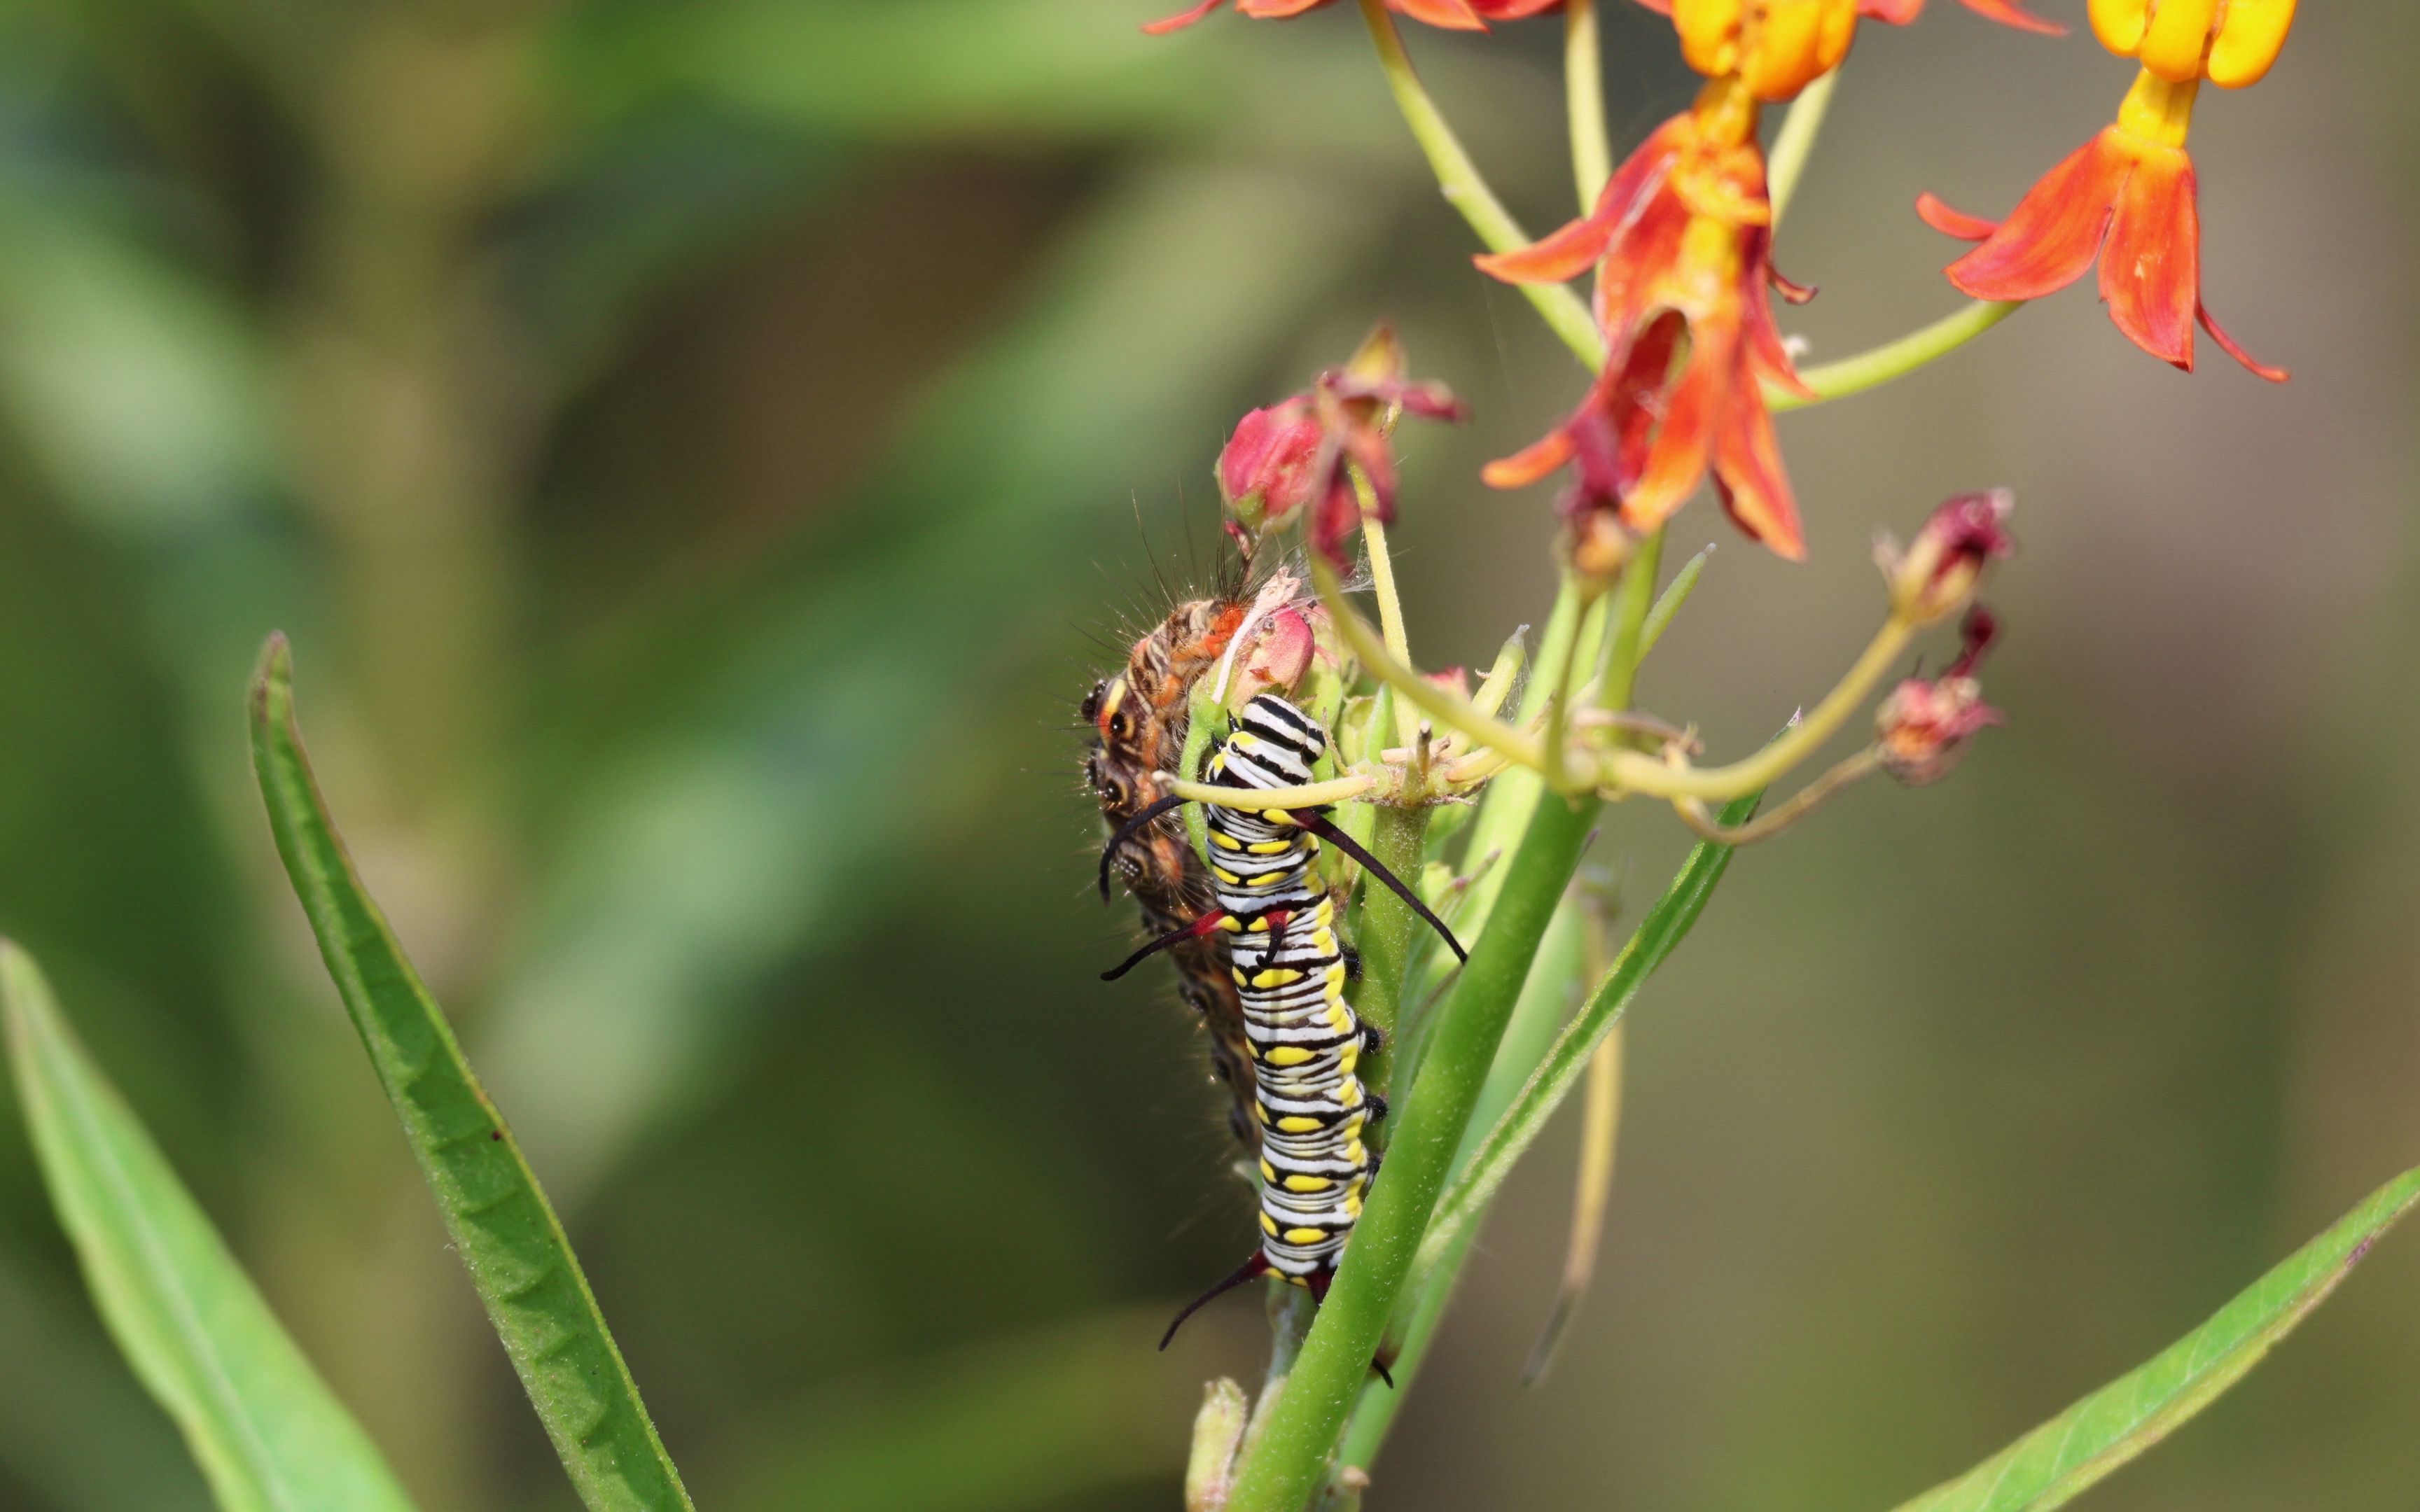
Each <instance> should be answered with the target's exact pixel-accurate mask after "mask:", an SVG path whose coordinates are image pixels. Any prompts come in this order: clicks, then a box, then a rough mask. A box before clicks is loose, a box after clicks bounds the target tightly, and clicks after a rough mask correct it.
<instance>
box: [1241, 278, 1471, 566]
mask: <svg viewBox="0 0 2420 1512" xmlns="http://www.w3.org/2000/svg"><path fill="white" fill-rule="evenodd" d="M1398 411H1401V412H1404V413H1407V414H1414V415H1419V417H1421V418H1422V419H1425V420H1460V419H1462V418H1463V415H1464V414H1465V412H1466V411H1465V410H1464V409H1463V406H1462V403H1461V401H1460V400H1458V399H1456V398H1455V397H1454V396H1453V394H1452V393H1451V392H1450V391H1449V390H1448V389H1447V388H1446V387H1445V386H1444V385H1443V384H1440V383H1416V382H1412V381H1410V380H1408V379H1406V378H1404V348H1403V344H1402V343H1401V342H1400V341H1398V340H1397V339H1396V338H1395V332H1394V330H1393V328H1392V327H1389V326H1383V325H1382V326H1380V327H1379V328H1378V329H1377V330H1376V331H1374V332H1371V334H1370V338H1369V339H1368V340H1367V341H1365V342H1363V343H1362V344H1361V349H1360V350H1359V351H1357V352H1356V353H1354V354H1353V357H1352V359H1351V361H1349V362H1347V363H1345V364H1344V365H1343V366H1342V367H1332V368H1329V369H1328V370H1327V371H1326V372H1325V373H1322V374H1321V375H1319V378H1318V379H1317V381H1316V382H1314V383H1313V384H1312V385H1311V390H1310V392H1309V393H1297V394H1295V396H1294V397H1292V398H1290V399H1285V400H1282V401H1280V402H1279V403H1277V404H1274V405H1271V406H1269V407H1268V408H1266V409H1255V410H1253V411H1252V412H1251V413H1250V414H1248V415H1246V416H1245V417H1244V418H1243V419H1242V420H1241V421H1240V422H1238V423H1237V424H1236V426H1235V431H1234V434H1233V436H1230V437H1229V438H1228V439H1227V445H1226V448H1225V450H1223V451H1221V452H1220V453H1219V454H1218V491H1219V494H1220V496H1221V497H1222V498H1224V499H1225V500H1226V501H1227V510H1228V514H1229V516H1230V521H1231V522H1230V527H1229V528H1230V530H1231V531H1233V532H1235V533H1236V534H1237V535H1238V536H1239V538H1240V539H1241V540H1242V541H1243V543H1244V547H1245V550H1246V554H1247V555H1249V552H1250V549H1251V547H1252V545H1253V544H1254V543H1255V541H1256V540H1257V538H1258V537H1259V536H1260V535H1261V534H1262V533H1263V532H1266V531H1270V530H1275V529H1277V528H1278V527H1280V526H1281V525H1283V524H1285V523H1286V522H1287V521H1288V520H1290V519H1292V518H1293V517H1295V515H1296V514H1297V513H1301V512H1304V511H1308V513H1309V515H1310V517H1311V524H1310V526H1309V531H1310V535H1311V547H1312V548H1313V549H1314V550H1317V551H1318V552H1320V553H1321V554H1322V555H1324V556H1326V558H1327V559H1328V560H1329V561H1331V562H1333V563H1336V564H1337V565H1339V566H1342V565H1343V564H1344V542H1345V540H1346V539H1347V538H1348V537H1349V536H1351V535H1352V533H1353V532H1354V531H1355V530H1356V529H1357V528H1358V527H1359V525H1360V523H1361V502H1360V500H1359V499H1358V498H1357V497H1356V495H1355V493H1354V488H1353V475H1352V470H1353V469H1354V468H1356V467H1357V468H1359V469H1360V471H1361V473H1362V475H1363V476H1364V477H1366V478H1367V479H1368V480H1369V482H1370V494H1371V500H1372V504H1373V509H1372V512H1373V514H1374V515H1376V517H1378V519H1379V520H1380V521H1382V522H1384V521H1390V520H1392V519H1393V518H1394V517H1395V455H1394V449H1393V447H1392V446H1391V445H1390V444H1389V441H1388V433H1389V432H1390V430H1391V429H1392V427H1393V424H1394V417H1395V415H1396V413H1397V412H1398Z"/></svg>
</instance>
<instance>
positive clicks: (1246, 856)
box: [1101, 693, 1462, 1349]
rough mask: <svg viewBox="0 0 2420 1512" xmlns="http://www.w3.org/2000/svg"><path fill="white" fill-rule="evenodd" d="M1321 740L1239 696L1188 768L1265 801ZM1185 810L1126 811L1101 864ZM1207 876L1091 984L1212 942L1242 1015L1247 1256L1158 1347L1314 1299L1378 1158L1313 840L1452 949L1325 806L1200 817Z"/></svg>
mask: <svg viewBox="0 0 2420 1512" xmlns="http://www.w3.org/2000/svg"><path fill="white" fill-rule="evenodd" d="M1326 744H1327V733H1326V731H1325V730H1324V729H1322V728H1321V727H1320V725H1319V724H1318V722H1317V721H1315V720H1313V719H1311V717H1309V716H1307V715H1305V714H1304V713H1303V712H1302V711H1301V710H1300V709H1297V708H1295V706H1294V705H1293V704H1292V703H1290V702H1287V701H1286V700H1284V699H1283V698H1280V697H1279V696H1278V695H1276V694H1274V693H1264V694H1261V695H1260V696H1259V697H1257V698H1254V699H1253V700H1252V701H1251V702H1249V704H1247V705H1246V706H1245V708H1244V712H1243V714H1242V715H1241V716H1240V717H1238V718H1237V719H1236V721H1235V723H1234V725H1233V728H1232V729H1231V730H1230V731H1229V732H1228V733H1227V735H1226V737H1225V738H1224V739H1223V740H1221V741H1220V742H1219V745H1218V749H1217V751H1216V752H1215V753H1214V754H1213V755H1212V756H1211V758H1210V761H1209V763H1208V764H1207V766H1206V768H1205V770H1204V772H1203V778H1204V780H1205V781H1207V782H1208V783H1210V784H1211V785H1213V786H1217V787H1227V788H1236V789H1258V790H1263V791H1265V790H1269V789H1275V788H1286V787H1298V786H1301V785H1303V784H1305V783H1307V782H1309V781H1311V773H1312V767H1313V766H1314V764H1316V763H1317V762H1318V760H1319V756H1320V753H1321V752H1322V751H1323V750H1324V749H1325V748H1326ZM1183 801H1184V800H1182V799H1179V798H1175V797H1168V798H1163V799H1161V800H1160V801H1159V802H1158V803H1156V804H1153V805H1151V806H1149V807H1148V808H1146V809H1144V810H1141V811H1140V812H1139V813H1138V814H1137V815H1136V816H1135V818H1134V819H1133V820H1131V821H1129V823H1128V824H1127V825H1125V828H1124V829H1122V830H1121V832H1120V833H1119V835H1118V836H1117V837H1115V838H1113V839H1112V840H1111V841H1110V842H1109V849H1108V851H1107V852H1106V853H1105V854H1104V856H1103V857H1102V863H1101V864H1102V886H1103V887H1104V888H1105V889H1106V887H1107V886H1108V881H1109V860H1110V857H1111V856H1114V855H1115V854H1116V853H1117V851H1118V849H1119V847H1120V845H1121V844H1122V843H1123V842H1124V841H1125V839H1126V837H1127V836H1128V835H1129V834H1134V833H1140V832H1144V831H1146V830H1147V828H1148V826H1149V825H1151V824H1153V823H1154V822H1156V820H1157V818H1158V816H1159V813H1160V812H1161V811H1164V810H1169V809H1172V808H1174V807H1176V806H1177V805H1178V804H1179V803H1181V802H1183ZM1208 807H1209V812H1208V814H1207V815H1206V826H1207V829H1208V833H1209V839H1210V850H1211V855H1210V860H1209V872H1210V876H1211V879H1212V888H1213V891H1214V893H1215V895H1216V898H1217V903H1218V906H1217V907H1216V908H1215V909H1213V910H1211V911H1210V912H1208V913H1205V914H1203V915H1202V917H1201V918H1198V919H1196V920H1194V921H1193V922H1191V923H1190V924H1187V925H1184V926H1181V927H1180V928H1178V929H1175V930H1173V931H1171V932H1170V933H1167V934H1165V935H1162V936H1161V937H1159V938H1158V939H1156V940H1154V941H1153V942H1152V943H1151V944H1149V945H1146V946H1144V947H1143V948H1142V949H1140V950H1138V951H1136V952H1135V953H1134V954H1133V955H1131V956H1129V957H1127V958H1126V960H1125V962H1124V963H1123V964H1120V965H1118V966H1117V967H1115V968H1113V969H1112V970H1110V971H1108V972H1105V973H1103V975H1104V976H1105V977H1109V978H1115V977H1119V976H1122V975H1124V974H1125V972H1126V971H1127V970H1128V969H1130V968H1131V967H1133V966H1134V965H1135V964H1136V963H1138V962H1140V961H1141V960H1142V959H1144V958H1145V957H1146V956H1149V955H1151V954H1152V953H1154V952H1155V951H1156V950H1159V949H1169V948H1171V947H1174V946H1177V945H1180V944H1184V943H1187V942H1194V941H1204V940H1212V939H1220V940H1223V941H1224V942H1225V944H1226V949H1227V956H1228V976H1229V980H1230V981H1231V982H1232V983H1233V987H1234V990H1235V993H1236V995H1237V998H1238V1001H1239V1004H1240V1006H1241V1009H1242V1020H1243V1027H1244V1041H1245V1054H1246V1056H1247V1057H1248V1059H1249V1062H1250V1065H1251V1069H1252V1073H1253V1080H1252V1088H1253V1091H1252V1120H1253V1123H1254V1124H1255V1126H1256V1127H1257V1128H1258V1130H1259V1131H1260V1151H1261V1155H1260V1196H1261V1201H1260V1207H1261V1211H1260V1226H1261V1243H1260V1247H1259V1248H1258V1249H1257V1250H1256V1251H1255V1252H1254V1253H1253V1255H1252V1257H1250V1258H1249V1259H1248V1260H1246V1261H1245V1262H1244V1263H1243V1265H1241V1266H1239V1267H1238V1268H1237V1269H1236V1270H1235V1272H1234V1273H1233V1274H1231V1275H1229V1276H1228V1277H1227V1278H1226V1279H1225V1280H1223V1281H1221V1282H1219V1283H1218V1285H1217V1286H1215V1287H1213V1288H1210V1290H1208V1291H1207V1292H1204V1293H1203V1294H1202V1296H1201V1297H1200V1298H1198V1299H1197V1300H1195V1301H1194V1302H1193V1303H1192V1304H1189V1305H1188V1306H1187V1307H1186V1309H1185V1310H1184V1311H1183V1312H1181V1313H1179V1314H1178V1315H1177V1317H1176V1320H1175V1321H1174V1322H1172V1323H1171V1324H1170V1325H1169V1329H1168V1335H1167V1336H1166V1337H1164V1338H1162V1339H1161V1340H1160V1347H1161V1348H1163V1349H1165V1348H1166V1347H1167V1345H1168V1341H1169V1339H1172V1338H1174V1337H1175V1336H1176V1330H1177V1329H1178V1328H1179V1327H1180V1326H1182V1325H1183V1323H1184V1322H1185V1319H1187V1318H1189V1317H1191V1316H1192V1314H1193V1313H1194V1311H1195V1310H1196V1309H1197V1308H1199V1307H1201V1306H1202V1304H1205V1303H1207V1302H1209V1301H1210V1300H1211V1299H1212V1298H1215V1297H1217V1296H1218V1295H1219V1294H1220V1293H1222V1292H1224V1291H1226V1290H1228V1289H1229V1288H1233V1287H1235V1286H1239V1285H1241V1284H1242V1283H1244V1282H1246V1281H1249V1280H1250V1279H1252V1278H1253V1277H1254V1276H1259V1275H1276V1276H1279V1277H1281V1278H1282V1279H1284V1280H1286V1281H1288V1282H1290V1283H1292V1284H1294V1285H1295V1286H1299V1287H1303V1288H1306V1289H1308V1290H1309V1291H1310V1292H1311V1295H1312V1297H1313V1298H1324V1297H1325V1296H1326V1292H1327V1284H1328V1281H1329V1280H1330V1279H1331V1278H1332V1277H1333V1276H1334V1275H1335V1273H1336V1265H1337V1260H1338V1257H1339V1256H1341V1255H1342V1252H1343V1249H1344V1244H1345V1241H1346V1240H1347V1239H1349V1238H1350V1237H1351V1235H1352V1232H1353V1226H1354V1223H1355V1222H1356V1221H1357V1219H1358V1218H1359V1217H1360V1215H1361V1204H1362V1201H1363V1198H1364V1196H1366V1194H1367V1192H1368V1190H1369V1185H1370V1181H1371V1180H1372V1179H1373V1177H1374V1176H1375V1174H1376V1170H1377V1162H1376V1160H1375V1158H1374V1156H1373V1154H1372V1152H1371V1149H1370V1148H1369V1145H1368V1143H1367V1141H1366V1140H1365V1138H1364V1134H1366V1133H1367V1131H1368V1128H1369V1125H1370V1123H1371V1122H1372V1120H1373V1119H1378V1118H1381V1117H1383V1116H1384V1114H1385V1112H1386V1104H1385V1103H1384V1102H1383V1100H1381V1099H1380V1098H1378V1097H1377V1096H1376V1095H1374V1094H1373V1093H1372V1092H1370V1091H1369V1090H1368V1089H1367V1088H1365V1087H1363V1085H1362V1083H1361V1079H1360V1076H1359V1065H1360V1059H1361V1057H1362V1056H1363V1054H1364V1053H1366V1052H1367V1051H1369V1050H1372V1049H1374V1048H1375V1047H1376V1044H1377V1031H1376V1030H1375V1028H1374V1027H1373V1026H1368V1025H1364V1024H1363V1023H1362V1022H1361V1021H1360V1019H1359V1017H1358V1016H1357V1014H1355V1012H1354V1011H1353V1007H1352V1005H1351V1004H1350V1003H1349V1002H1347V1001H1346V999H1345V980H1346V971H1345V964H1344V951H1343V946H1342V941H1341V940H1340V939H1339V938H1338V935H1337V929H1336V918H1335V908H1336V903H1335V900H1334V899H1333V898H1332V897H1330V896H1329V895H1328V893H1327V891H1326V887H1324V886H1323V885H1322V884H1320V883H1319V882H1318V881H1317V879H1316V877H1315V875H1314V871H1313V869H1314V867H1315V864H1316V862H1317V860H1318V857H1319V846H1320V841H1322V840H1326V841H1329V842H1330V843H1332V844H1335V845H1336V846H1337V847H1338V848H1339V849H1340V850H1342V851H1344V852H1345V853H1346V854H1347V855H1349V856H1353V857H1354V858H1355V859H1356V860H1357V861H1359V862H1360V863H1361V864H1362V866H1363V867H1364V868H1365V869H1367V870H1368V872H1369V873H1370V875H1371V876H1372V877H1373V879H1375V880H1377V881H1379V882H1381V883H1382V884H1384V885H1385V886H1387V887H1392V888H1393V889H1394V890H1395V891H1396V892H1397V893H1399V894H1400V895H1401V896H1402V897H1403V898H1404V901H1405V902H1406V903H1409V904H1410V905H1411V906H1412V908H1413V909H1414V911H1415V912H1417V913H1419V915H1420V917H1422V918H1425V919H1427V920H1428V922H1429V923H1430V924H1432V925H1433V926H1435V929H1436V930H1437V932H1438V933H1441V934H1443V935H1444V936H1445V939H1446V942H1447V943H1448V944H1449V945H1451V946H1452V947H1453V949H1454V953H1455V954H1457V955H1460V954H1461V953H1462V947H1461V945H1460V944H1459V943H1457V942H1456V941H1455V940H1454V938H1453V935H1452V933H1451V932H1450V931H1449V930H1447V929H1446V927H1445V925H1444V923H1443V922H1442V921H1440V920H1439V919H1438V918H1436V916H1435V915H1434V914H1432V913H1430V912H1429V910H1428V908H1427V907H1426V906H1425V905H1424V904H1422V903H1420V901H1419V898H1418V896H1417V895H1416V894H1414V893H1413V892H1412V891H1411V890H1410V889H1409V888H1408V887H1405V886H1404V883H1403V882H1402V881H1401V879H1399V878H1397V877H1396V876H1394V875H1393V873H1391V872H1388V871H1387V870H1386V868H1384V867H1383V866H1380V865H1379V864H1378V862H1377V861H1376V860H1375V859H1374V858H1373V857H1372V856H1370V855H1369V854H1368V853H1367V852H1366V851H1364V850H1363V849H1362V848H1361V847H1360V846H1359V845H1358V844H1357V843H1355V842H1354V841H1352V840H1351V839H1349V838H1348V837H1346V836H1345V835H1344V834H1343V833H1342V831H1340V830H1339V829H1337V827H1336V826H1335V825H1334V824H1333V823H1332V822H1331V821H1330V820H1329V819H1328V817H1327V812H1326V810H1325V809H1305V810H1284V809H1270V810H1250V809H1238V808H1230V807H1226V806H1223V805H1218V804H1212V805H1209V806H1208Z"/></svg>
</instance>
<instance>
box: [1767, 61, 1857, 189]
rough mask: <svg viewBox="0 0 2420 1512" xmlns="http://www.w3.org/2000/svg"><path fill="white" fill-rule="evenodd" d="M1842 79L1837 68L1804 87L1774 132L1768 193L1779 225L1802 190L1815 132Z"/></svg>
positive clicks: (1820, 125)
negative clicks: (1801, 186)
mask: <svg viewBox="0 0 2420 1512" xmlns="http://www.w3.org/2000/svg"><path fill="white" fill-rule="evenodd" d="M1839 82H1840V70H1839V69H1833V70H1832V71H1831V72H1829V73H1827V74H1825V75H1823V77H1822V78H1820V79H1818V80H1816V81H1815V82H1814V83H1813V84H1810V85H1807V87H1806V88H1804V89H1802V90H1800V91H1799V92H1798V100H1797V102H1796V103H1794V104H1792V106H1791V107H1790V114H1789V115H1788V116H1784V117H1783V118H1782V122H1781V130H1780V131H1778V132H1776V133H1775V135H1774V138H1773V151H1772V152H1771V153H1769V154H1767V155H1766V158H1765V170H1764V194H1765V198H1766V199H1768V200H1770V201H1772V203H1773V224H1775V225H1776V226H1778V225H1779V224H1781V212H1782V211H1784V210H1786V209H1788V208H1790V201H1791V197H1792V195H1794V194H1796V193H1798V180H1799V179H1800V178H1801V177H1804V176H1805V174H1806V172H1807V156H1808V154H1810V153H1812V152H1813V151H1814V150H1815V135H1816V133H1817V132H1819V131H1822V130H1823V113H1824V112H1825V111H1827V110H1830V109H1831V108H1832V91H1833V89H1834V88H1835V87H1837V86H1838V84H1839Z"/></svg>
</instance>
